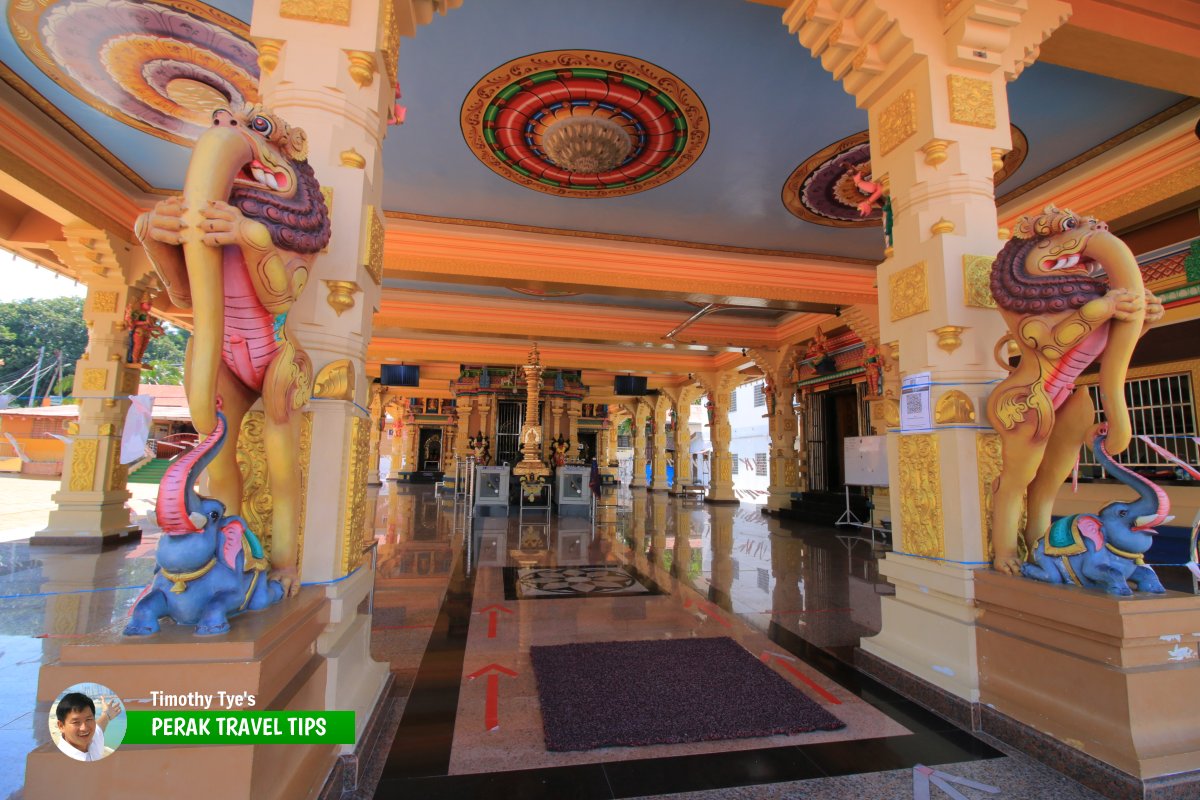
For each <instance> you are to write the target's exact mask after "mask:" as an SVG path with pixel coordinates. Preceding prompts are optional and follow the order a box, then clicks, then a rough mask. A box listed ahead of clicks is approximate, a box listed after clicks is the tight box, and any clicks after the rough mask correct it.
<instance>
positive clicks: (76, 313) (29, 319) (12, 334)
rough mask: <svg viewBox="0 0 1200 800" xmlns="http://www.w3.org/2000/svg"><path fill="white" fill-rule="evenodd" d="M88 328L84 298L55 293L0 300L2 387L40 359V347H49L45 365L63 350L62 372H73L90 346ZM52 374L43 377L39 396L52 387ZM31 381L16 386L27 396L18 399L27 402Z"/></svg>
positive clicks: (24, 403) (67, 373)
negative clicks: (45, 296)
mask: <svg viewBox="0 0 1200 800" xmlns="http://www.w3.org/2000/svg"><path fill="white" fill-rule="evenodd" d="M87 343H88V332H87V326H85V325H84V324H83V298H81V297H55V298H53V299H51V300H19V301H17V302H13V303H0V360H2V361H3V362H4V366H3V367H0V377H2V378H3V380H0V388H3V387H5V386H8V385H9V384H10V383H11V382H12V381H13V380H15V379H16V378H17V377H18V376H20V375H23V374H24V373H25V372H26V371H27V370H29V369H30V368H31V367H32V366H33V365H34V364H36V363H37V358H38V350H39V349H40V348H41V347H45V348H46V355H45V359H44V360H43V362H42V366H43V368H44V367H46V366H48V365H52V364H53V363H54V360H55V351H59V350H61V351H62V359H63V375H64V376H67V375H73V374H74V372H75V362H76V361H78V360H79V358H80V357H81V356H82V355H83V351H84V350H86V349H87ZM52 380H53V376H52V375H45V376H43V377H42V379H41V381H40V382H39V386H38V394H39V396H40V395H41V394H42V393H43V392H45V391H47V390H49V388H50V382H51V381H52ZM31 388H32V383H31V382H23V383H21V384H20V385H19V386H17V387H16V389H17V393H19V394H21V395H25V396H26V399H24V400H22V401H18V403H19V404H20V405H27V404H28V399H27V395H28V394H29V390H30V389H31Z"/></svg>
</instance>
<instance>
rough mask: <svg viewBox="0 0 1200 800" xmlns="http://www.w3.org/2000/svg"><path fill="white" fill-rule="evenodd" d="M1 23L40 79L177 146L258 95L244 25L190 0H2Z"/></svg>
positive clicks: (253, 60)
mask: <svg viewBox="0 0 1200 800" xmlns="http://www.w3.org/2000/svg"><path fill="white" fill-rule="evenodd" d="M8 22H9V28H10V29H11V30H12V32H13V35H14V38H15V39H16V41H17V43H18V45H19V46H20V47H21V49H22V51H24V53H25V54H26V56H28V57H29V59H30V61H32V62H33V63H34V64H36V65H37V66H38V68H39V69H41V70H42V72H44V73H45V74H46V75H47V76H48V77H50V78H51V79H52V80H54V82H55V83H57V84H59V85H60V86H62V87H63V88H65V89H66V90H67V91H69V92H71V94H73V95H75V96H76V97H78V98H79V99H81V100H83V101H84V102H85V103H87V104H88V105H90V106H91V107H92V108H95V109H97V110H99V111H101V112H102V113H104V114H107V115H108V116H110V117H112V118H114V119H117V120H119V121H121V122H124V123H125V124H127V125H129V126H131V127H133V128H136V129H138V130H140V131H144V132H146V133H149V134H151V135H153V136H157V137H159V138H162V139H166V140H168V141H171V142H176V143H179V144H185V143H188V142H190V141H192V140H194V139H195V138H196V137H197V136H199V135H200V133H201V132H202V131H203V130H204V129H205V128H207V127H208V126H209V124H210V123H211V114H212V110H213V109H214V108H217V107H220V106H224V105H230V104H232V105H240V104H242V103H246V102H255V101H257V99H258V62H257V58H258V52H257V50H256V49H255V46H254V44H253V43H252V42H251V41H250V40H249V38H248V37H249V26H247V25H246V24H245V23H243V22H241V21H240V20H238V19H237V18H235V17H232V16H230V15H228V14H225V13H223V12H221V11H219V10H217V9H215V8H212V7H211V6H208V5H205V4H203V3H196V2H190V0H49V2H46V0H42V1H41V2H19V3H10V4H9V6H8Z"/></svg>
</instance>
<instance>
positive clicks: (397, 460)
mask: <svg viewBox="0 0 1200 800" xmlns="http://www.w3.org/2000/svg"><path fill="white" fill-rule="evenodd" d="M392 413H393V414H394V415H395V417H393V419H392V427H391V433H392V436H391V451H390V452H391V456H392V458H391V468H390V469H389V470H388V480H389V481H397V480H400V473H401V472H403V471H404V427H405V426H404V417H403V414H404V412H403V411H401V410H399V409H395V408H394V409H393V411H392Z"/></svg>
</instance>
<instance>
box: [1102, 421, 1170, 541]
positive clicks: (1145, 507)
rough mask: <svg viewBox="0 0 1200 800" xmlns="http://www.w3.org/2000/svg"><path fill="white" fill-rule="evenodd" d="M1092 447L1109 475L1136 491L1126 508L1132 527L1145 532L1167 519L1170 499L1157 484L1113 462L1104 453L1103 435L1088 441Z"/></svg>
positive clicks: (1106, 452)
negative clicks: (1132, 519)
mask: <svg viewBox="0 0 1200 800" xmlns="http://www.w3.org/2000/svg"><path fill="white" fill-rule="evenodd" d="M1092 450H1093V451H1094V452H1095V454H1096V459H1097V460H1098V461H1099V462H1100V465H1101V466H1102V467H1104V469H1105V471H1106V472H1107V473H1108V474H1109V475H1112V476H1113V477H1114V478H1116V479H1117V480H1119V481H1120V482H1121V483H1123V484H1125V485H1126V486H1128V487H1129V488H1131V489H1133V490H1134V491H1136V492H1137V493H1138V499H1137V501H1136V502H1134V503H1132V504H1131V505H1130V506H1129V511H1130V513H1131V514H1133V517H1134V521H1133V526H1132V528H1131V529H1132V530H1135V531H1149V530H1150V529H1151V528H1153V527H1154V526H1155V525H1161V524H1162V523H1164V522H1166V521H1167V520H1168V519H1169V516H1168V515H1169V514H1170V513H1171V501H1170V499H1169V498H1168V497H1167V493H1166V492H1165V491H1164V490H1163V488H1162V487H1161V486H1159V485H1158V484H1156V483H1154V482H1153V481H1151V480H1150V479H1148V478H1146V477H1145V476H1143V475H1139V474H1137V473H1136V472H1134V471H1133V470H1131V469H1129V468H1128V467H1126V466H1124V465H1122V464H1118V463H1117V462H1116V461H1114V460H1113V458H1112V456H1111V454H1109V452H1108V446H1107V443H1106V441H1105V437H1104V436H1097V437H1096V439H1095V441H1093V442H1092ZM1150 532H1151V533H1152V532H1153V531H1150Z"/></svg>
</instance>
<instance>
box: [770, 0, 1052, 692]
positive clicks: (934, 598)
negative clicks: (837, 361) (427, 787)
mask: <svg viewBox="0 0 1200 800" xmlns="http://www.w3.org/2000/svg"><path fill="white" fill-rule="evenodd" d="M899 8H900V6H898V5H896V4H893V3H887V2H884V0H863V1H861V2H858V1H856V2H849V0H821V1H820V2H818V0H797V2H794V3H793V4H792V5H791V6H790V7H789V8H788V9H787V11H786V12H785V13H784V23H785V24H786V25H787V26H788V27H789V29H790V30H791V31H792V32H793V33H795V34H796V35H797V37H798V38H799V40H800V42H801V44H802V45H804V46H805V47H806V48H808V49H809V50H810V51H811V52H812V54H813V55H814V56H815V57H817V58H819V59H820V61H821V63H822V65H823V66H824V67H825V69H826V70H828V71H829V72H830V73H831V74H832V75H834V76H836V77H837V79H838V80H840V81H841V83H842V85H843V87H844V88H845V89H846V91H847V92H849V93H850V94H852V95H853V96H854V98H855V100H856V102H857V104H858V106H859V107H860V108H863V109H865V110H866V111H867V114H868V121H869V128H870V143H871V161H870V171H871V174H870V175H869V176H867V177H868V178H869V180H870V182H871V183H873V184H877V185H878V186H879V187H881V188H883V189H885V190H886V192H887V195H888V196H889V197H890V207H891V211H892V214H893V215H894V222H893V226H892V234H893V242H892V244H891V247H889V248H888V249H887V250H886V251H885V254H884V261H883V263H882V264H881V265H880V267H879V270H878V276H879V281H878V284H879V291H880V305H879V316H880V320H879V329H880V337H879V338H880V342H881V343H885V344H888V343H892V342H895V343H898V345H899V352H900V361H899V372H900V375H901V376H908V375H920V374H926V373H927V374H928V375H929V376H930V378H931V381H930V383H931V386H930V387H929V389H930V393H931V397H930V407H931V409H932V414H931V419H929V420H928V421H927V422H921V423H916V424H914V425H913V426H911V427H910V429H909V430H908V431H906V432H904V433H900V432H899V431H897V430H895V429H894V428H893V429H892V430H891V432H889V435H888V440H889V441H888V474H889V476H890V480H891V492H890V499H891V520H892V530H893V536H894V552H893V553H892V554H890V555H889V556H888V558H887V560H886V562H885V563H884V565H883V566H882V567H881V572H882V573H884V574H886V575H887V577H888V579H889V580H890V581H891V582H892V583H893V584H895V586H896V594H895V596H894V597H887V598H884V601H883V630H882V632H881V633H880V634H879V635H878V636H876V637H874V638H871V639H866V640H864V642H863V649H864V650H865V651H867V652H868V653H869V654H870V655H871V656H874V657H876V658H880V659H883V660H885V661H888V662H890V663H892V664H894V665H897V666H899V667H901V668H902V669H904V670H907V671H908V672H910V673H913V674H915V675H917V676H918V677H920V678H923V679H925V680H927V681H930V682H931V683H934V684H935V685H937V686H940V687H941V688H943V689H945V690H947V691H950V692H952V693H954V694H956V695H958V696H959V697H962V698H964V699H967V700H969V701H977V700H978V698H979V683H978V664H977V661H976V654H975V629H974V625H975V616H976V613H977V612H976V610H975V607H974V588H973V572H974V570H977V569H980V568H984V567H986V566H987V564H988V562H989V561H990V556H989V552H988V551H989V547H988V545H989V542H988V537H987V531H986V523H985V516H986V513H985V509H986V502H987V496H988V494H989V488H990V481H991V477H992V476H994V474H995V464H994V463H993V453H994V439H993V437H994V434H992V433H991V432H990V429H989V428H988V427H987V424H986V422H985V421H984V420H983V417H982V414H983V409H984V403H985V400H986V396H987V392H988V388H987V387H988V385H989V383H990V382H991V381H994V380H995V379H996V378H998V377H1000V376H1001V375H1003V374H1004V373H1003V371H1002V370H1001V369H1000V368H999V367H998V366H997V365H996V363H995V361H994V360H993V356H992V353H993V348H994V346H995V344H996V342H997V341H998V340H999V339H1000V337H1001V336H1002V335H1004V333H1005V329H1004V325H1003V322H1002V320H1001V317H1000V315H999V314H998V313H997V312H996V311H995V310H994V309H993V308H991V307H989V306H990V305H991V302H990V292H989V291H988V288H987V285H986V276H987V273H988V270H987V268H986V262H987V260H988V259H989V258H990V257H992V256H994V255H995V253H996V252H997V251H998V250H999V249H1000V246H1001V244H1002V242H1001V240H1000V238H999V236H998V235H997V228H996V204H995V199H994V190H993V175H994V173H995V172H996V171H997V170H999V169H1001V168H1003V166H1004V161H1003V159H1004V156H1005V154H1006V153H1008V152H1009V151H1010V150H1011V149H1012V136H1011V133H1010V131H1011V128H1010V125H1009V116H1008V96H1007V82H1008V81H1010V80H1013V79H1015V78H1016V77H1017V76H1018V75H1019V74H1020V73H1021V71H1022V70H1023V69H1024V68H1025V67H1026V66H1028V65H1029V64H1030V63H1032V61H1033V59H1034V58H1035V57H1036V54H1037V52H1038V47H1039V46H1040V45H1041V43H1042V42H1043V41H1044V40H1045V39H1046V38H1047V37H1048V36H1049V35H1050V34H1051V33H1053V31H1054V30H1055V29H1056V28H1057V27H1058V26H1059V25H1061V24H1062V22H1063V21H1064V20H1065V19H1066V17H1067V15H1068V14H1069V13H1070V8H1069V6H1068V4H1066V3H1062V2H1056V0H1043V1H1042V2H1038V3H1006V4H997V3H995V2H991V0H957V1H956V2H938V3H924V4H904V5H903V18H900V17H899V16H897V15H898V13H899V12H898V11H897V9H899ZM880 199H881V200H882V198H880ZM864 200H868V201H869V198H868V197H866V196H864ZM981 261H982V262H984V263H985V266H984V268H983V269H979V268H978V265H979V264H980V262H981ZM885 403H886V401H885ZM885 411H886V408H885Z"/></svg>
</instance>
